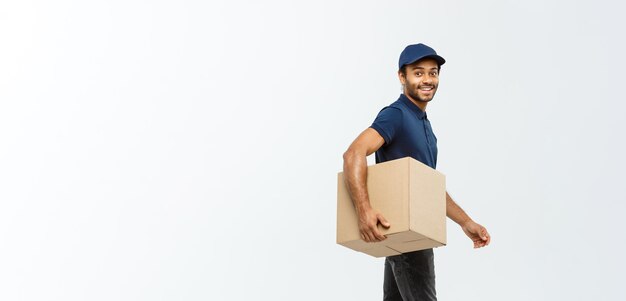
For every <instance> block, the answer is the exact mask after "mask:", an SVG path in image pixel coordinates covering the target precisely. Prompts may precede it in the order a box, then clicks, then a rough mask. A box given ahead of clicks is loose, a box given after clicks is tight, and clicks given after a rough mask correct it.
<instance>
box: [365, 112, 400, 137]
mask: <svg viewBox="0 0 626 301" xmlns="http://www.w3.org/2000/svg"><path fill="white" fill-rule="evenodd" d="M370 127H371V128H373V129H374V130H376V131H377V132H378V134H380V135H381V136H382V137H383V139H385V144H389V143H391V141H393V139H394V137H395V136H396V134H397V133H398V132H399V131H400V128H401V127H402V111H401V110H400V109H398V108H394V107H385V108H384V109H382V110H381V111H380V112H379V113H378V116H376V119H375V120H374V123H372V125H371V126H370Z"/></svg>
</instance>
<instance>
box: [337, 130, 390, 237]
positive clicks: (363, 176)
mask: <svg viewBox="0 0 626 301" xmlns="http://www.w3.org/2000/svg"><path fill="white" fill-rule="evenodd" d="M384 143H385V139H383V137H382V136H381V135H380V134H379V133H378V132H377V131H376V130H374V129H372V128H368V129H366V130H365V131H363V132H362V133H361V134H360V135H359V136H358V137H357V138H356V139H355V140H354V142H352V144H351V145H350V147H349V148H348V150H347V151H346V152H345V153H344V154H343V174H344V178H345V180H346V185H347V186H348V191H349V192H350V198H351V199H352V202H353V203H354V208H355V210H356V213H357V216H358V218H359V230H360V232H361V239H363V240H364V241H366V242H376V241H381V240H384V239H385V238H387V237H385V236H384V235H382V234H381V233H380V232H379V231H378V223H380V224H382V225H383V226H384V227H386V228H389V227H390V224H389V222H387V220H386V219H385V218H384V217H383V215H382V214H381V213H380V212H378V211H376V210H375V209H374V208H372V206H370V200H369V195H368V192H367V156H369V155H371V154H372V153H373V152H375V151H377V150H378V149H379V148H380V147H381V146H382V145H383V144H384Z"/></svg>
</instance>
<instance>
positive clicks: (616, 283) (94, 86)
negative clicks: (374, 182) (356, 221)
mask: <svg viewBox="0 0 626 301" xmlns="http://www.w3.org/2000/svg"><path fill="white" fill-rule="evenodd" d="M624 9H625V7H624V6H623V4H619V2H618V1H593V2H580V1H578V2H577V1H512V0H508V1H452V2H451V1H428V2H426V1H388V2H382V1H342V2H340V1H308V2H302V3H296V2H295V1H209V2H207V1H169V2H168V1H3V2H1V4H0V299H1V300H64V301H65V300H380V299H381V297H382V278H383V277H382V276H383V259H375V258H371V257H368V256H366V255H363V254H360V253H356V252H353V251H351V250H349V249H346V248H343V247H340V246H338V245H336V244H335V213H336V208H335V206H336V203H335V202H336V199H335V197H336V195H335V192H336V187H335V185H336V173H337V172H338V171H339V170H340V169H341V166H342V158H341V155H342V153H343V151H344V150H345V149H346V148H347V146H348V145H349V143H350V142H351V141H352V140H353V139H354V138H355V137H356V135H357V134H358V133H359V132H361V131H362V130H364V129H365V128H366V127H368V126H369V125H370V124H371V122H372V121H373V120H374V117H375V115H376V113H377V112H378V111H379V110H380V109H381V108H382V107H383V106H385V105H387V104H389V103H391V102H392V101H394V100H395V99H396V98H397V97H398V95H399V93H400V85H399V83H398V80H397V76H396V70H397V59H398V55H399V54H400V52H401V51H402V49H403V48H404V47H405V46H406V45H408V44H412V43H417V42H423V43H426V44H428V45H430V46H432V47H434V48H435V49H436V50H437V51H438V52H439V53H440V54H441V55H442V56H443V57H445V58H446V59H447V61H448V62H447V63H446V65H444V66H443V69H442V73H441V79H440V87H439V92H438V93H437V96H436V97H435V99H434V100H433V101H432V102H431V104H430V105H429V107H428V114H429V119H430V120H431V122H432V125H433V128H434V130H435V133H436V134H437V136H438V138H439V150H440V152H439V164H438V169H439V170H440V171H442V172H443V173H445V174H446V175H447V182H448V188H449V191H450V192H451V194H452V195H453V196H454V197H455V198H456V200H457V202H458V203H459V204H460V205H461V206H462V207H464V208H465V209H466V210H467V212H468V213H469V214H470V215H471V216H472V217H473V218H474V219H475V220H476V221H477V222H479V223H481V224H484V225H485V226H486V227H487V228H488V229H489V231H490V232H491V234H492V236H493V241H492V244H491V245H490V246H489V247H488V248H485V249H480V250H473V249H472V248H471V246H472V244H471V242H470V241H469V239H467V238H466V237H465V236H464V235H463V233H462V231H461V230H460V229H459V228H458V227H457V226H456V225H455V224H454V223H453V222H451V221H450V222H449V223H448V227H449V231H448V235H449V237H448V246H446V247H444V248H439V249H437V250H436V251H435V253H436V255H435V256H436V271H437V289H438V296H439V299H440V300H624V298H625V297H624V288H623V287H622V286H623V271H624V269H625V268H626V261H625V260H624V257H623V254H624V253H626V238H625V235H624V233H623V230H624V228H625V223H624V221H623V216H624V212H625V211H626V204H625V202H626V197H625V194H626V189H625V188H624V186H625V185H624V184H625V183H624V182H625V181H624V179H625V178H624V173H623V172H624V170H625V169H626V159H624V153H626V143H625V141H624V129H625V128H626V121H625V119H624V111H625V110H626V106H625V105H624V100H625V99H624V96H623V93H622V90H623V86H624V83H623V82H624V79H625V77H624V73H623V70H624V69H625V68H626V59H625V58H624V53H626V42H625V39H624V32H623V29H624V28H625V27H626V21H625V20H624V18H623V12H624Z"/></svg>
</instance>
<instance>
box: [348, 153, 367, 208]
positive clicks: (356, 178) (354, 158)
mask: <svg viewBox="0 0 626 301" xmlns="http://www.w3.org/2000/svg"><path fill="white" fill-rule="evenodd" d="M343 159H344V160H343V175H344V179H345V181H346V185H347V187H348V192H349V193H350V198H351V199H352V202H353V203H354V208H355V209H356V211H357V213H358V214H361V213H362V212H364V211H367V210H368V209H371V206H370V201H369V195H368V193H367V159H366V157H365V155H361V154H358V153H355V152H350V151H348V152H346V153H345V154H344V156H343Z"/></svg>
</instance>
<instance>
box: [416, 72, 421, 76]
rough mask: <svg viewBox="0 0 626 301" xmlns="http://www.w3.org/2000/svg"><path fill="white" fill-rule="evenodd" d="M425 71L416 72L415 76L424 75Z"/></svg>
mask: <svg viewBox="0 0 626 301" xmlns="http://www.w3.org/2000/svg"><path fill="white" fill-rule="evenodd" d="M422 75H423V73H422V72H415V76H422Z"/></svg>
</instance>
